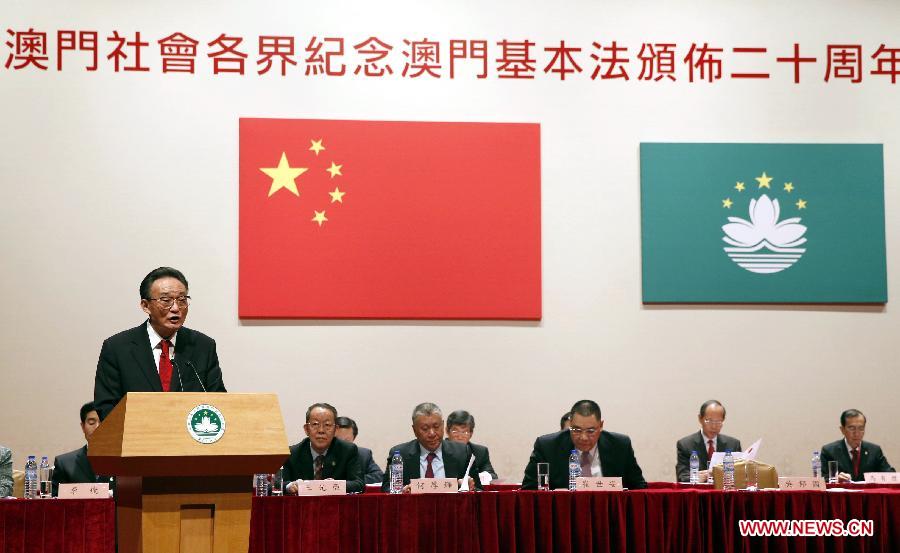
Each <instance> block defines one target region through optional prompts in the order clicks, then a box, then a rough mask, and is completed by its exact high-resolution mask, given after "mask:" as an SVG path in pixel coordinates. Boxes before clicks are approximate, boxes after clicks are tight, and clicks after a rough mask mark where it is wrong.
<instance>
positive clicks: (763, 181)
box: [756, 171, 772, 190]
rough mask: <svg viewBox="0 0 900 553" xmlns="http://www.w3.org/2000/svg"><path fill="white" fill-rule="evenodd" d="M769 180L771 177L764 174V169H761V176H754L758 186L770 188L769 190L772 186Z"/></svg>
mask: <svg viewBox="0 0 900 553" xmlns="http://www.w3.org/2000/svg"><path fill="white" fill-rule="evenodd" d="M771 180H772V177H770V176H768V175H766V172H765V171H763V174H762V176H761V177H756V182H758V183H759V187H760V188H768V189H770V190H771V188H772V187H771V186H769V182H770V181H771Z"/></svg>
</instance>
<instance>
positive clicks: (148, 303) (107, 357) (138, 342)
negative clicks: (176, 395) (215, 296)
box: [94, 267, 226, 420]
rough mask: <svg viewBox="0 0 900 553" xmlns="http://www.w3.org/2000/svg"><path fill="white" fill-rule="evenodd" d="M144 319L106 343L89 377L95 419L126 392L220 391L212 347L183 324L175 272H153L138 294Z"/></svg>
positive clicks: (183, 303) (184, 293)
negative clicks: (93, 376)
mask: <svg viewBox="0 0 900 553" xmlns="http://www.w3.org/2000/svg"><path fill="white" fill-rule="evenodd" d="M138 291H139V293H140V298H141V301H140V306H141V309H142V310H143V311H144V313H146V314H147V320H146V321H145V322H142V323H141V324H140V325H138V326H137V327H135V328H132V329H130V330H125V331H123V332H120V333H118V334H116V335H115V336H111V337H110V338H107V339H106V340H105V341H104V342H103V346H102V347H101V348H100V358H99V360H98V361H97V374H96V376H95V378H94V406H95V407H96V408H97V413H98V414H99V415H100V420H103V419H104V418H106V415H108V414H109V412H110V411H112V409H113V408H114V407H115V406H116V404H118V403H119V400H121V399H122V398H123V397H124V396H125V394H127V393H128V392H169V391H172V392H182V391H183V392H224V391H226V390H225V384H224V383H223V382H222V370H221V369H220V368H219V357H218V355H216V342H215V341H214V340H213V339H212V338H210V337H209V336H206V335H205V334H202V333H200V332H197V331H196V330H191V329H189V328H187V327H185V326H183V325H184V321H185V319H186V318H187V314H188V305H189V304H190V300H191V297H190V296H189V295H188V282H187V279H186V278H185V276H184V275H183V274H182V273H181V271H179V270H177V269H173V268H171V267H159V268H158V269H154V270H152V271H150V273H149V274H148V275H147V276H145V277H144V279H143V280H142V281H141V284H140V287H139V289H138Z"/></svg>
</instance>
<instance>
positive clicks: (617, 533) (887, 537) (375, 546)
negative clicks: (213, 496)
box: [0, 483, 900, 553]
mask: <svg viewBox="0 0 900 553" xmlns="http://www.w3.org/2000/svg"><path fill="white" fill-rule="evenodd" d="M857 488H858V489H856V490H854V491H841V492H835V491H828V492H811V491H810V492H807V491H759V492H722V491H716V490H710V489H706V488H702V487H693V488H692V487H689V486H680V485H676V484H666V483H652V484H651V487H650V489H647V490H639V491H627V492H578V493H570V492H567V491H562V490H560V491H551V492H533V491H518V490H513V489H509V487H503V486H496V487H489V489H488V491H485V492H478V493H460V494H434V495H400V496H393V495H387V494H382V493H370V492H367V493H365V494H361V495H348V496H332V497H259V498H254V500H253V513H252V522H251V535H250V552H251V553H288V552H303V553H326V552H327V553H356V552H375V553H388V552H401V553H406V552H408V553H428V552H435V553H463V552H489V553H500V552H502V553H506V552H527V553H532V552H534V553H538V552H548V553H549V552H554V553H556V552H588V551H597V552H607V551H611V552H617V553H625V552H628V553H631V552H635V553H651V552H661V553H676V552H692V553H693V552H716V553H718V552H737V551H742V552H743V551H746V552H754V553H755V552H777V553H783V552H794V551H797V552H804V553H805V552H815V553H825V552H838V553H842V552H867V553H868V552H880V553H898V552H900V486H883V487H871V486H869V487H864V488H863V487H857ZM741 519H765V520H812V519H818V520H821V519H829V520H830V519H840V520H843V521H849V520H851V519H860V520H871V521H872V522H873V525H874V528H873V530H874V535H873V536H871V537H822V536H820V537H804V538H799V537H783V536H782V537H742V536H741V534H740V531H739V529H738V520H741ZM114 536H115V508H114V503H113V501H112V500H32V501H23V500H0V553H31V552H36V553H51V552H52V553H56V552H60V553H113V552H114V551H115V538H114Z"/></svg>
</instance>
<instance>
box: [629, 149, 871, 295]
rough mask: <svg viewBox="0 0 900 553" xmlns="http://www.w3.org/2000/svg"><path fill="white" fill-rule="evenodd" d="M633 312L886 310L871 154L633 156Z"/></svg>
mask: <svg viewBox="0 0 900 553" xmlns="http://www.w3.org/2000/svg"><path fill="white" fill-rule="evenodd" d="M641 248H642V263H643V266H642V275H643V301H644V303H886V302H887V264H886V259H885V237H884V161H883V148H882V145H881V144H677V143H644V144H641Z"/></svg>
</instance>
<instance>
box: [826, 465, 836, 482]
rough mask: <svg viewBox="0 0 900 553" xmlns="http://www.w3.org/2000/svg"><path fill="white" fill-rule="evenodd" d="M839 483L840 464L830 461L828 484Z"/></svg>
mask: <svg viewBox="0 0 900 553" xmlns="http://www.w3.org/2000/svg"><path fill="white" fill-rule="evenodd" d="M837 481H838V462H837V461H828V483H829V484H837Z"/></svg>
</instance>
